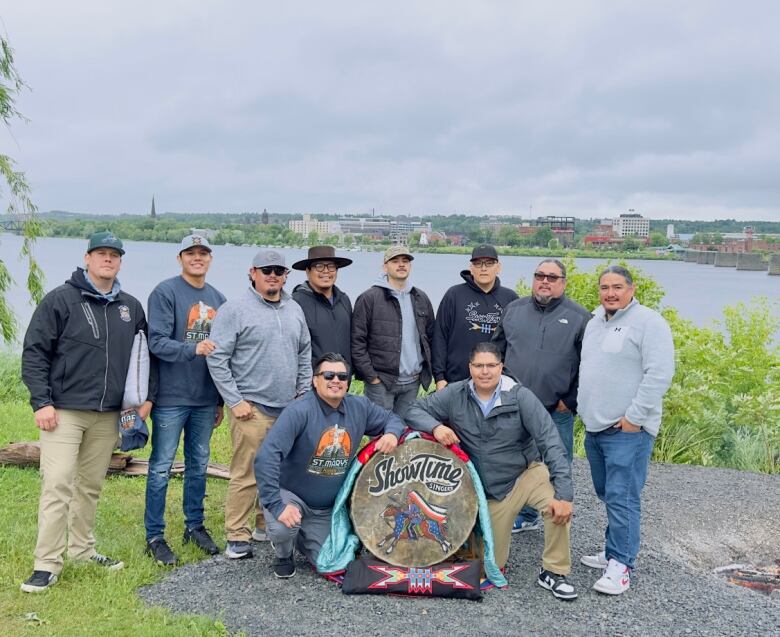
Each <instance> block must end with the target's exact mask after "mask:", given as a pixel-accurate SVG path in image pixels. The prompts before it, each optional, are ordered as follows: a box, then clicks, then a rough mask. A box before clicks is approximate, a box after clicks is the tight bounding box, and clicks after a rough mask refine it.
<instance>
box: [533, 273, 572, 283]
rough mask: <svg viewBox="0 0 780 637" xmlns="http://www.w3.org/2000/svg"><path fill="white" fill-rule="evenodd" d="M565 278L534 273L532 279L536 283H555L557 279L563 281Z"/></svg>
mask: <svg viewBox="0 0 780 637" xmlns="http://www.w3.org/2000/svg"><path fill="white" fill-rule="evenodd" d="M565 278H566V277H565V276H559V275H557V274H545V273H544V272H534V279H536V280H537V281H544V280H545V279H547V280H548V281H549V282H550V283H555V282H556V281H557V280H558V279H565Z"/></svg>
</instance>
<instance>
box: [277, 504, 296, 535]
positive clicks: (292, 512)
mask: <svg viewBox="0 0 780 637" xmlns="http://www.w3.org/2000/svg"><path fill="white" fill-rule="evenodd" d="M277 520H279V522H281V523H282V524H284V525H285V526H286V527H287V528H288V529H291V528H293V527H294V526H299V525H300V523H301V510H300V509H299V508H298V507H297V506H295V505H294V504H288V505H287V506H286V507H284V511H282V512H281V513H280V514H279V517H278V518H277Z"/></svg>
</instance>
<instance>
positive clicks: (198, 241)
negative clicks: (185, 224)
mask: <svg viewBox="0 0 780 637" xmlns="http://www.w3.org/2000/svg"><path fill="white" fill-rule="evenodd" d="M195 246H200V247H201V248H206V250H208V251H209V252H211V246H210V245H209V241H208V239H206V237H201V236H200V235H199V234H188V235H187V236H186V237H184V238H183V239H182V240H181V243H180V244H179V254H181V253H182V252H184V251H185V250H187V249H189V248H193V247H195Z"/></svg>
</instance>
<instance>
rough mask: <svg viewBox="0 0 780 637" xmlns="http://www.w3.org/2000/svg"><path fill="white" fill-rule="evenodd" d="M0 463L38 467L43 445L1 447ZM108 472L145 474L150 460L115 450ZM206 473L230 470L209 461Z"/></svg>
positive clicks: (175, 469) (179, 469)
mask: <svg viewBox="0 0 780 637" xmlns="http://www.w3.org/2000/svg"><path fill="white" fill-rule="evenodd" d="M0 464H7V465H14V466H17V467H38V466H40V464H41V447H40V444H39V443H38V442H12V443H11V444H10V445H7V446H5V447H2V448H0ZM108 472H109V473H113V474H116V473H118V474H122V475H126V476H145V475H146V474H147V473H148V472H149V461H148V460H144V459H142V458H134V457H133V456H131V455H130V454H129V453H122V452H119V451H115V452H114V453H113V454H112V455H111V464H110V465H109V466H108ZM183 473H184V463H183V462H178V461H177V462H174V463H173V466H172V467H171V475H181V474H183ZM206 475H207V476H210V477H212V478H221V479H223V480H228V479H229V478H230V470H229V468H228V466H227V465H224V464H219V463H217V462H209V465H208V468H207V469H206Z"/></svg>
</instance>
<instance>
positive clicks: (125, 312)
mask: <svg viewBox="0 0 780 637" xmlns="http://www.w3.org/2000/svg"><path fill="white" fill-rule="evenodd" d="M119 318H121V319H122V320H123V321H124V322H125V323H129V322H130V308H129V307H127V306H126V305H120V306H119Z"/></svg>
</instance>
